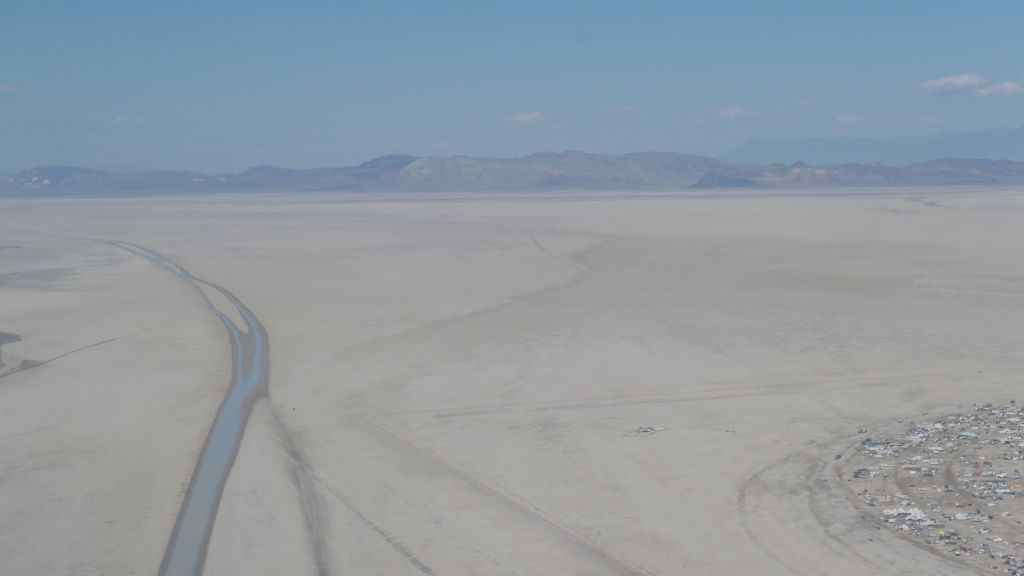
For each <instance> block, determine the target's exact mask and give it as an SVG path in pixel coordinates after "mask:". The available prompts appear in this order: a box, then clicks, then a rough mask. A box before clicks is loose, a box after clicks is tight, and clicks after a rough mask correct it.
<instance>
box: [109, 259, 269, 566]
mask: <svg viewBox="0 0 1024 576" xmlns="http://www.w3.org/2000/svg"><path fill="white" fill-rule="evenodd" d="M102 242H104V243H106V244H109V245H111V246H115V247H117V248H120V249H121V250H125V251H127V252H131V253H132V254H135V255H137V256H141V257H142V258H145V259H147V260H149V261H150V262H152V263H154V264H156V265H157V266H159V267H161V268H163V269H165V270H167V271H169V272H171V273H173V274H175V275H177V276H178V277H180V278H181V279H182V280H184V281H186V282H188V283H189V284H190V285H191V286H192V287H193V288H194V289H195V290H196V292H198V293H199V295H200V296H201V297H202V299H203V301H204V302H205V303H206V305H207V306H208V307H209V308H210V310H211V311H213V313H214V314H216V315H217V317H218V318H219V319H220V321H221V323H222V324H224V327H225V328H226V329H227V332H228V337H229V338H230V340H231V353H232V362H231V364H232V374H231V388H230V390H229V392H228V395H227V397H225V399H224V401H223V402H222V403H221V406H220V409H219V410H218V412H217V417H216V419H215V420H214V422H213V426H212V427H211V428H210V432H209V433H208V435H207V437H206V443H205V444H204V445H203V450H202V452H201V453H200V455H199V460H198V462H197V463H196V467H195V470H194V472H193V473H192V479H191V481H190V482H189V486H188V492H187V493H186V495H185V500H184V502H183V503H182V505H181V510H180V511H179V512H178V519H177V521H176V522H175V525H174V532H173V533H172V534H171V539H170V542H168V544H167V549H166V551H165V552H164V558H163V562H162V563H161V565H160V574H161V575H164V576H197V575H199V574H200V573H201V572H202V569H203V561H204V560H205V558H206V549H207V546H208V545H209V542H210V533H211V531H212V529H213V521H214V519H215V518H216V516H217V508H218V506H219V504H220V498H221V495H222V494H223V492H224V484H225V482H226V481H227V478H228V473H229V472H230V471H231V466H232V464H233V463H234V461H235V455H236V454H237V452H238V446H239V443H240V442H241V440H242V433H243V432H244V431H245V425H246V422H247V421H248V420H249V414H250V412H251V411H252V405H253V402H254V401H255V400H256V399H257V398H259V397H260V396H262V395H263V394H265V393H266V390H267V381H268V376H269V361H270V353H269V346H268V341H267V331H266V329H265V328H264V327H263V325H262V324H260V321H259V320H258V319H257V318H256V316H255V315H253V313H252V311H251V310H249V308H248V307H246V306H245V305H244V304H243V303H242V302H241V301H240V300H239V299H238V298H236V297H235V295H234V294H232V293H231V292H230V291H228V290H227V289H225V288H223V287H221V286H218V285H217V284H213V283H210V282H206V281H205V280H202V279H200V278H197V277H195V276H193V275H192V273H191V272H189V271H188V270H187V269H185V268H184V267H182V266H180V265H178V264H176V263H174V262H172V261H170V260H168V259H167V258H164V257H163V256H161V255H160V254H158V253H156V252H153V251H152V250H149V249H147V248H144V247H142V246H139V245H137V244H132V243H129V242H120V241H113V240H103V241H102ZM210 291H212V292H214V293H218V294H220V295H221V296H223V297H224V299H226V300H227V302H228V303H229V304H230V305H231V306H232V307H233V308H234V310H235V312H237V313H238V315H239V316H240V317H241V319H242V321H243V322H244V323H245V326H244V329H243V328H242V327H240V326H238V325H237V324H236V323H235V322H234V321H233V320H232V319H231V317H230V316H228V314H226V313H225V312H223V311H221V310H219V309H218V308H217V306H216V305H215V304H214V303H213V301H212V300H211V299H210V295H209V292H210Z"/></svg>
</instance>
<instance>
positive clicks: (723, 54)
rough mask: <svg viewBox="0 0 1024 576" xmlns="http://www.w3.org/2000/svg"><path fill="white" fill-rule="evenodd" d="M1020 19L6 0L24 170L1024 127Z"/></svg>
mask: <svg viewBox="0 0 1024 576" xmlns="http://www.w3.org/2000/svg"><path fill="white" fill-rule="evenodd" d="M998 5H999V9H998V10H996V9H991V10H985V11H977V10H976V11H973V12H972V13H971V14H970V20H971V22H972V26H970V27H966V26H964V25H963V22H964V18H963V16H964V15H963V13H962V10H961V9H960V8H959V6H960V5H959V4H958V3H955V2H939V3H933V4H930V5H929V6H928V9H927V10H921V9H920V8H919V7H917V6H914V5H896V6H894V5H891V4H889V3H883V2H871V3H858V4H857V5H855V6H854V5H850V6H836V5H821V4H820V3H813V2H801V1H789V2H785V3H783V4H781V5H780V4H772V5H770V6H769V5H749V4H748V3H742V2H740V3H737V2H725V3H716V4H715V5H713V6H711V5H706V6H692V5H691V6H681V5H678V4H676V3H667V2H657V3H651V4H647V5H645V6H644V8H643V9H636V8H631V9H627V8H626V7H624V6H623V5H621V4H617V3H610V2H602V3H564V4H559V5H558V6H554V7H552V6H547V5H542V4H539V3H538V4H530V3H527V4H522V3H520V4H516V5H515V6H483V5H478V4H475V3H447V4H444V5H442V6H431V7H427V6H423V5H417V4H406V3H401V2H385V3H374V4H373V5H372V6H368V5H346V6H335V5H329V4H316V5H312V6H309V7H307V8H306V9H305V10H302V11H299V10H294V9H293V8H291V7H289V6H287V5H285V4H283V3H270V4H261V5H260V6H259V7H254V6H251V5H250V4H248V3H242V2H225V3H221V4H218V5H217V6H216V7H210V6H208V5H205V4H190V3H184V4H182V3H176V4H174V5H168V6H141V5H133V4H122V3H118V2H110V1H101V2H91V3H88V4H83V3H74V2H37V3H28V2H18V1H15V2H6V3H4V5H3V6H0V48H2V49H3V50H5V52H6V53H7V54H9V55H10V57H9V59H8V63H7V66H5V69H4V70H3V71H0V128H2V130H0V174H10V173H13V172H16V171H18V170H23V169H26V168H30V167H34V166H39V165H74V166H85V167H90V168H98V169H105V170H114V171H141V170H152V169H171V170H178V169H183V170H195V171H200V172H206V173H224V172H232V171H237V170H241V169H244V168H246V167H249V166H256V165H264V164H271V165H276V166H287V167H312V166H341V165H352V164H358V163H360V162H362V161H365V160H368V159H371V158H374V157H378V156H381V155H385V154H411V155H416V156H446V155H451V154H460V155H471V156H483V157H514V156H522V155H526V154H530V153H534V152H539V151H544V150H584V151H588V152H593V153H611V154H620V153H625V152H633V151H640V150H663V151H673V152H681V153H687V154H695V155H703V156H718V155H721V154H724V153H727V152H729V151H731V150H733V149H734V148H736V147H738V146H740V145H743V144H744V143H746V142H748V141H750V140H753V139H755V138H764V139H781V140H792V139H800V138H821V137H836V136H852V137H865V138H890V137H913V136H921V135H926V134H942V133H946V134H956V133H967V132H974V131H977V130H982V129H991V128H1002V127H1014V126H1020V124H1021V122H1022V120H1024V114H1022V112H1024V87H1022V84H1024V70H1022V69H1021V68H1020V66H1019V65H1018V64H1016V63H1015V61H1014V60H1013V59H1012V58H1000V56H1001V55H1003V54H1011V53H1019V52H1020V48H1021V46H1020V44H1021V40H1020V37H1019V34H1017V33H1016V29H1015V28H1016V23H1017V22H1019V21H1020V20H1021V17H1022V16H1024V6H1021V5H1020V4H1018V3H1011V2H1000V3H998ZM780 14H785V15H786V17H785V18H779V17H778V16H779V15H780ZM769 23H770V25H768V24H769ZM55 38H59V39H60V41H59V42H54V39H55ZM739 38H742V41H737V39H739ZM810 48H813V49H810Z"/></svg>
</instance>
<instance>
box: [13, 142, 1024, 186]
mask: <svg viewBox="0 0 1024 576" xmlns="http://www.w3.org/2000/svg"><path fill="white" fill-rule="evenodd" d="M963 184H976V185H1024V162H1017V161H1011V160H971V159H961V158H946V159H940V160H931V161H928V162H920V163H915V164H910V165H908V166H904V167H894V166H885V165H882V164H878V163H847V164H834V165H819V166H812V165H809V164H806V163H803V162H795V163H788V164H768V165H758V164H733V163H727V162H723V161H720V160H717V159H714V158H708V157H704V156H692V155H687V154H678V153H673V152H636V153H631V154H623V155H610V154H589V153H585V152H576V151H568V152H557V153H556V152H542V153H539V154H532V155H529V156H523V157H520V158H478V157H471V156H446V157H416V156H381V157H379V158H375V159H373V160H370V161H368V162H364V163H362V164H359V165H356V166H346V167H334V168H307V169H290V168H277V167H274V166H256V167H253V168H249V169H247V170H244V171H242V172H238V173H231V174H220V175H207V174H200V173H197V172H184V171H181V172H174V171H158V172H142V173H136V174H118V173H114V172H105V171H102V170H91V169H87V168H74V167H40V168H33V169H31V170H26V171H24V172H19V173H17V174H14V175H11V176H7V177H0V195H4V196H75V195H145V194H162V193H206V192H232V191H267V192H289V191H292V192H313V191H382V192H390V191H395V192H433V191H438V192H445V191H447V192H467V191H483V192H486V191H543V190H638V191H645V190H649V191H670V190H684V189H688V188H698V189H714V188H800V187H826V188H827V187H851V186H924V185H929V186H942V185H963Z"/></svg>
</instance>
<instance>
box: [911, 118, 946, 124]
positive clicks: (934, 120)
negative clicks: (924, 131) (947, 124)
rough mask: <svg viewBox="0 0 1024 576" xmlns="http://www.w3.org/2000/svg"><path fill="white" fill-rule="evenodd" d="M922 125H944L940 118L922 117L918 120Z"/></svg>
mask: <svg viewBox="0 0 1024 576" xmlns="http://www.w3.org/2000/svg"><path fill="white" fill-rule="evenodd" d="M917 121H918V122H920V123H921V124H942V122H943V120H942V118H939V117H938V116H922V117H920V118H918V119H917Z"/></svg>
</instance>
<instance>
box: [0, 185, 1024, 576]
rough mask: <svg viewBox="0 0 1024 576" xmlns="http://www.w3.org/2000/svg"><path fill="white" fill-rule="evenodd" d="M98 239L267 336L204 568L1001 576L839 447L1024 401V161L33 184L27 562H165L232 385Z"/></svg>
mask: <svg viewBox="0 0 1024 576" xmlns="http://www.w3.org/2000/svg"><path fill="white" fill-rule="evenodd" d="M100 241H124V242H131V243H133V244H137V245H139V246H143V247H145V248H147V249H149V250H153V251H155V252H157V253H159V254H161V255H162V256H164V257H166V258H167V259H169V260H170V261H173V262H175V263H177V264H179V265H181V266H184V267H185V268H187V269H188V270H189V271H191V272H192V273H193V274H195V275H196V276H198V277H200V278H203V279H204V280H206V281H209V282H215V283H216V284H218V285H220V286H223V287H226V288H227V289H229V290H230V291H231V292H232V293H233V294H234V295H236V296H237V297H238V298H239V299H240V300H241V301H243V302H244V303H245V304H246V305H247V306H248V307H249V308H250V309H251V310H252V311H253V313H254V314H255V315H256V316H258V317H259V320H260V322H261V323H262V324H263V326H265V327H266V330H267V333H268V335H269V343H270V344H269V366H270V371H269V381H268V383H267V389H266V393H265V394H263V395H262V396H260V397H259V398H258V399H257V400H256V401H255V403H254V404H253V405H252V411H251V415H250V417H249V419H248V423H247V426H246V428H245V432H244V436H243V437H242V440H241V445H240V447H239V449H238V452H237V456H236V458H235V460H234V463H233V466H232V468H231V472H230V475H229V476H228V479H227V483H226V485H225V487H224V491H223V497H222V499H221V500H220V502H219V507H218V509H217V511H216V520H215V523H214V526H213V532H212V536H211V538H210V540H209V546H208V549H207V553H206V556H205V563H204V570H203V573H204V574H210V575H217V574H311V575H321V576H322V575H342V574H361V575H371V574H377V575H388V576H392V575H394V576H399V575H423V574H427V575H483V574H495V575H505V574H508V575H511V574H520V575H522V574H531V575H533V574H550V575H581V576H582V575H605V574H607V575H612V574H620V575H625V574H638V575H652V576H653V575H675V574H702V575H735V574H762V575H776V574H778V575H784V574H797V575H817V574H832V575H851V576H853V575H858V576H859V575H863V574H923V573H928V574H943V575H947V574H948V575H953V574H971V573H973V572H971V570H972V569H973V568H972V567H971V566H969V565H967V564H964V563H960V562H958V561H957V560H956V559H951V558H945V557H942V556H940V555H937V554H935V553H933V552H932V551H930V550H927V549H925V548H923V547H921V546H918V545H916V544H915V543H914V542H913V541H912V540H910V539H907V538H903V537H901V536H900V535H899V534H897V533H895V532H893V531H887V530H879V529H878V528H877V527H876V526H875V524H877V522H873V521H871V519H870V518H865V517H864V515H863V514H862V513H861V512H859V511H858V509H857V507H856V506H854V504H853V503H852V501H851V500H850V498H848V495H847V493H846V490H845V488H844V486H843V482H844V481H845V479H844V478H843V477H842V475H840V474H838V473H837V472H836V464H835V463H836V462H837V461H841V458H842V457H844V454H846V453H848V451H849V450H850V448H851V447H852V446H855V445H857V443H858V442H860V441H861V440H862V439H863V433H862V432H860V430H862V429H864V430H874V429H881V428H884V427H887V426H892V425H893V423H894V422H897V421H899V420H906V419H913V418H915V417H917V416H918V415H920V414H921V413H922V412H924V411H928V412H929V413H931V414H943V413H947V412H957V411H963V410H969V409H970V407H971V406H972V405H973V404H976V403H977V404H981V403H985V402H997V403H1001V404H1002V403H1006V402H1008V401H1010V400H1013V399H1020V400H1024V394H1022V393H1021V391H1022V390H1024V388H1022V385H1024V254H1022V250H1024V191H1022V190H1019V189H1014V188H992V189H984V188H941V189H940V188H934V189H931V188H914V189H907V188H904V189H891V190H885V189H872V190H853V189H849V190H828V191H820V192H816V191H813V190H811V191H808V190H803V191H799V192H786V191H754V192H742V193H740V192H729V191H713V192H707V193H678V194H650V193H647V194H644V193H619V192H616V193H572V192H566V193H536V194H528V193H522V194H512V193H503V194H487V193H479V194H444V193H436V194H397V193H388V194H385V193H374V194H369V193H367V194H358V193H345V194H340V193H339V194H332V193H319V194H309V193H306V194H234V195H232V194H218V195H209V196H200V195H177V196H176V195H167V196H156V197H149V198H89V199H86V198H54V199H4V200H0V332H2V333H4V334H7V335H8V336H5V337H4V338H3V339H2V340H0V360H2V362H3V364H2V366H0V574H3V575H22V574H76V575H78V574H154V573H156V572H157V571H158V570H159V569H160V567H161V562H162V560H163V556H164V553H165V549H166V547H167V544H168V541H169V538H170V537H171V533H172V530H173V529H174V524H175V520H176V517H177V515H178V512H179V510H180V508H181V506H182V501H183V498H184V496H185V493H186V490H187V489H188V485H189V481H190V477H191V475H192V472H193V469H194V467H195V465H196V461H197V458H198V457H199V454H200V451H201V450H202V448H203V445H204V441H205V438H206V436H207V434H208V432H209V430H210V427H211V423H212V422H213V421H214V419H215V417H216V416H217V413H218V407H219V406H220V403H221V402H222V400H223V399H224V397H225V395H226V393H227V392H228V388H229V386H230V385H231V378H232V355H231V343H230V341H229V339H228V336H227V334H226V332H225V329H224V326H223V325H222V324H221V322H220V320H219V319H218V318H217V317H216V316H215V315H214V314H213V313H211V310H210V309H209V308H208V307H207V306H206V305H205V304H204V302H203V301H202V298H201V297H200V295H199V294H198V293H197V292H196V291H195V290H194V289H193V288H192V287H190V286H189V285H188V284H187V283H186V282H183V281H182V280H181V278H180V277H178V276H176V275H174V274H172V273H169V272H168V270H167V269H164V268H161V267H159V266H156V265H154V263H153V262H152V261H149V260H147V259H145V258H140V257H139V256H138V255H137V254H134V253H131V252H128V251H125V250H122V249H119V248H118V247H117V246H115V245H111V244H106V243H103V242H100ZM11 335H15V336H11ZM640 427H649V428H645V429H644V431H638V429H639V428H640ZM837 458H839V459H840V460H837Z"/></svg>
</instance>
